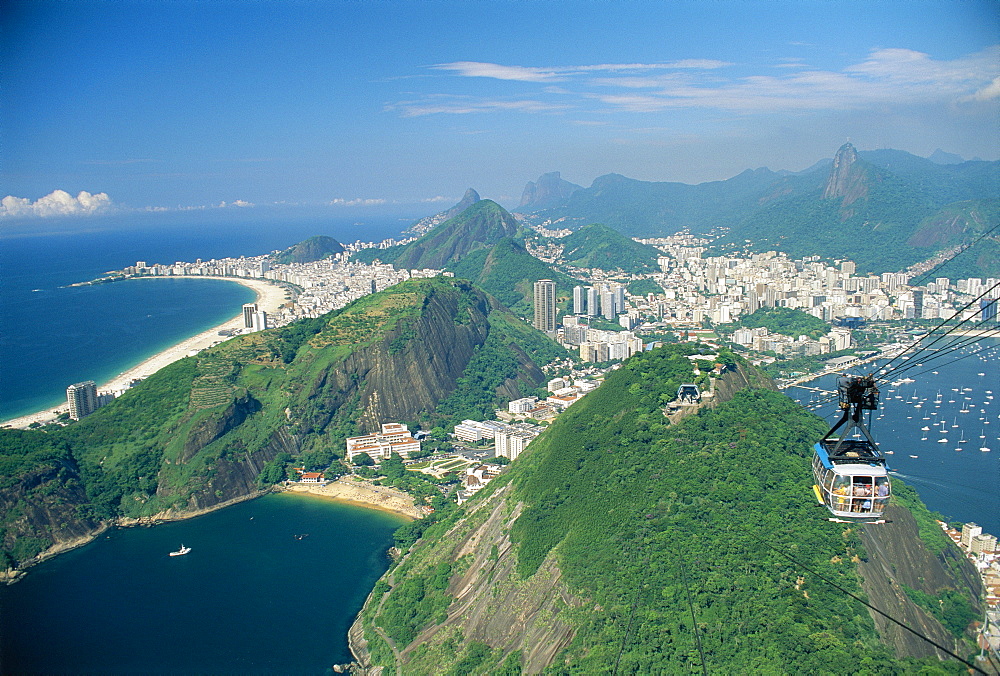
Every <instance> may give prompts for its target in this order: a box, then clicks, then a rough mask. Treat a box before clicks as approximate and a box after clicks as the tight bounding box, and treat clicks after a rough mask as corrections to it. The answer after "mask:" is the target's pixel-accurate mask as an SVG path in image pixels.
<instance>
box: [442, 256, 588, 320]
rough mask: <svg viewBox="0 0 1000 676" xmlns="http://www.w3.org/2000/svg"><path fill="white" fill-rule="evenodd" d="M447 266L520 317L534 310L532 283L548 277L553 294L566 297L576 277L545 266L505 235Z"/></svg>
mask: <svg viewBox="0 0 1000 676" xmlns="http://www.w3.org/2000/svg"><path fill="white" fill-rule="evenodd" d="M447 270H448V271H450V272H454V273H455V276H456V277H461V278H464V279H469V280H471V281H472V282H474V283H475V284H476V285H477V286H478V287H480V288H481V289H483V290H484V291H486V292H487V293H489V294H491V295H492V296H494V297H495V298H497V300H499V301H500V302H501V303H503V304H504V305H506V306H507V307H509V308H510V309H511V311H512V312H514V313H515V314H517V315H518V316H520V317H524V318H528V317H530V316H531V315H532V312H533V311H534V307H535V305H534V295H533V294H534V283H535V282H537V281H538V280H540V279H551V280H553V281H554V282H555V283H556V297H557V298H568V297H569V296H570V295H572V293H573V286H574V285H576V284H577V283H578V282H577V280H575V279H573V278H572V277H569V276H567V275H564V274H563V273H561V272H558V271H557V270H555V269H553V268H551V267H549V266H548V265H546V264H545V263H543V262H542V261H540V260H538V259H537V258H535V257H534V256H532V255H531V254H530V253H528V251H527V250H526V249H525V248H524V246H522V245H521V243H520V242H518V241H517V240H515V239H513V238H511V237H506V238H504V239H502V240H500V241H499V242H497V243H496V244H494V245H493V246H492V247H491V248H489V249H477V250H476V251H473V252H471V253H469V254H468V255H466V256H465V257H463V258H462V259H461V260H459V261H456V262H455V263H451V264H450V265H449V266H448V267H447Z"/></svg>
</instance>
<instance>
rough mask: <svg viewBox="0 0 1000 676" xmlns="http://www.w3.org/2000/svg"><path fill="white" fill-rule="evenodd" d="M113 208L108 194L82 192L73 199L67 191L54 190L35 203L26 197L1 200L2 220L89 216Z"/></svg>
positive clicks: (0, 213)
mask: <svg viewBox="0 0 1000 676" xmlns="http://www.w3.org/2000/svg"><path fill="white" fill-rule="evenodd" d="M111 208H112V203H111V198H110V197H108V195H107V193H103V192H99V193H97V194H96V195H95V194H92V193H89V192H87V191H86V190H82V191H80V194H78V195H77V196H76V197H73V196H72V195H70V194H69V193H68V192H66V191H65V190H53V191H52V192H50V193H49V194H48V195H46V196H45V197H40V198H39V199H37V200H36V201H34V202H32V201H31V200H30V199H28V198H26V197H15V196H13V195H7V196H6V197H4V198H3V199H2V200H0V218H3V217H7V218H17V217H28V218H31V217H36V218H49V217H52V216H87V215H90V214H97V213H102V212H107V211H110V210H111Z"/></svg>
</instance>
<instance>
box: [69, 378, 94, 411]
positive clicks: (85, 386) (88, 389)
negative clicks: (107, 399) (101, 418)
mask: <svg viewBox="0 0 1000 676" xmlns="http://www.w3.org/2000/svg"><path fill="white" fill-rule="evenodd" d="M66 403H68V404H69V417H70V418H72V419H73V420H79V419H80V418H83V417H85V416H88V415H90V414H91V413H93V412H94V411H96V410H97V386H96V385H95V384H94V381H93V380H85V381H84V382H82V383H75V384H73V385H70V386H69V387H67V388H66Z"/></svg>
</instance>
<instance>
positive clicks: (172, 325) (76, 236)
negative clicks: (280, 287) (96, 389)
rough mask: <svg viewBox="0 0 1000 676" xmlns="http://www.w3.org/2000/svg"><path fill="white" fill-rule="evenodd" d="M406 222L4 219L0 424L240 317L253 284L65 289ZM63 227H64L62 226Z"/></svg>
mask: <svg viewBox="0 0 1000 676" xmlns="http://www.w3.org/2000/svg"><path fill="white" fill-rule="evenodd" d="M413 220H414V219H412V218H409V217H402V216H397V215H389V216H381V217H379V218H377V219H371V218H369V219H367V221H366V222H360V221H358V220H357V219H356V218H353V217H352V218H344V217H340V218H331V217H330V216H329V214H327V215H325V216H323V217H317V216H312V217H305V216H300V217H298V218H296V219H290V218H289V217H288V216H287V215H285V216H283V219H281V220H279V219H278V218H277V217H276V216H275V215H274V213H273V212H267V211H263V212H262V211H258V210H243V211H241V212H240V214H239V218H238V219H237V218H236V217H234V216H233V215H232V214H207V215H206V214H203V213H197V214H189V213H181V214H151V215H132V216H128V217H125V216H118V217H105V218H94V219H84V220H80V219H68V220H67V219H61V220H58V219H57V222H55V224H53V223H51V222H49V221H43V222H40V221H38V220H36V221H30V222H26V223H23V224H21V225H20V226H12V225H9V224H3V230H0V420H6V419H9V418H12V417H16V416H19V415H25V414H28V413H33V412H35V411H39V410H42V409H44V408H48V407H50V406H54V405H56V404H59V403H60V402H62V401H64V400H65V396H66V387H67V386H68V385H70V384H72V383H75V382H79V381H81V380H94V381H96V382H97V383H98V384H100V383H101V382H105V381H107V380H109V379H111V378H113V377H114V376H116V375H118V374H119V373H120V372H122V371H124V370H125V369H127V368H129V367H131V366H134V365H135V364H138V363H139V362H141V361H142V360H143V359H146V358H147V357H149V356H151V355H153V354H155V353H157V352H159V351H161V350H163V349H165V348H166V347H168V346H170V345H173V344H176V343H178V342H180V341H181V340H184V339H185V338H188V337H190V336H192V335H195V334H197V333H200V332H201V331H204V330H205V329H208V328H211V327H212V326H216V325H218V324H221V323H222V322H224V321H225V320H227V319H229V318H231V317H234V316H236V315H237V314H239V311H240V307H241V306H242V305H243V303H246V302H250V301H252V300H253V298H254V293H253V291H251V290H249V289H247V288H246V287H242V286H240V285H239V284H236V283H233V282H223V281H219V280H201V279H176V280H137V281H134V282H131V281H130V282H124V283H116V284H106V285H100V286H90V287H73V288H66V285H68V284H73V283H75V282H81V281H87V280H89V279H93V278H94V277H97V276H99V275H100V274H101V273H103V272H106V271H108V270H113V269H120V268H122V267H125V266H126V265H131V264H134V263H135V261H137V260H145V261H149V262H159V263H172V262H174V261H193V260H195V259H196V258H202V259H204V260H208V259H210V258H222V257H226V256H242V255H246V256H250V255H259V254H263V253H267V252H269V251H272V250H274V249H282V248H286V247H288V246H291V245H292V244H295V243H296V242H299V241H301V240H303V239H306V238H307V237H311V236H313V235H319V234H325V235H330V236H332V237H334V238H336V239H338V240H341V241H345V242H352V241H355V240H356V239H364V240H375V241H378V240H381V239H383V238H385V237H390V236H393V235H396V234H397V233H398V232H399V231H400V230H401V229H402V228H404V227H406V226H407V225H408V224H409V223H412V221H413ZM71 228H72V229H71Z"/></svg>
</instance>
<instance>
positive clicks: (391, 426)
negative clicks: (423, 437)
mask: <svg viewBox="0 0 1000 676" xmlns="http://www.w3.org/2000/svg"><path fill="white" fill-rule="evenodd" d="M419 452H420V440H419V439H415V438H414V437H413V434H412V433H411V432H410V430H409V428H408V427H407V426H406V425H404V424H403V423H395V422H394V423H382V427H381V430H380V431H378V432H373V433H372V434H363V435H361V436H360V437H348V438H347V460H348V461H349V462H354V460H355V458H357V457H358V456H359V455H361V454H362V453H364V454H365V455H367V456H368V457H369V458H371V459H372V460H374V461H375V464H376V465H378V464H381V463H382V461H383V460H388V459H389V458H391V457H392V454H393V453H395V454H396V455H398V456H399V457H400V458H402V459H403V460H409V459H410V454H412V453H419Z"/></svg>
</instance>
